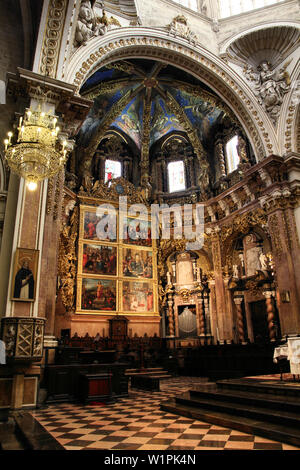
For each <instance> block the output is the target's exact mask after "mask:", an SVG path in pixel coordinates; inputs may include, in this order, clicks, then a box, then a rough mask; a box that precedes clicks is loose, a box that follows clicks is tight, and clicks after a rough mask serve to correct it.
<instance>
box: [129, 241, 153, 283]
mask: <svg viewBox="0 0 300 470" xmlns="http://www.w3.org/2000/svg"><path fill="white" fill-rule="evenodd" d="M122 272H123V276H125V277H138V278H145V279H152V277H153V255H152V250H151V251H146V250H141V249H139V250H137V249H135V248H123V260H122Z"/></svg>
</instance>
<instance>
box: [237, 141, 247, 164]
mask: <svg viewBox="0 0 300 470" xmlns="http://www.w3.org/2000/svg"><path fill="white" fill-rule="evenodd" d="M237 152H238V156H239V159H240V163H241V164H244V163H248V162H249V160H248V155H247V147H246V142H245V140H244V139H243V137H242V136H241V135H238V144H237Z"/></svg>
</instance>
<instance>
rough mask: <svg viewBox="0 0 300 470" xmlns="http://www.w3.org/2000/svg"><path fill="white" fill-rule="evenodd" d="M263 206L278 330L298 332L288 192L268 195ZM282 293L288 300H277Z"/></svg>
mask: <svg viewBox="0 0 300 470" xmlns="http://www.w3.org/2000/svg"><path fill="white" fill-rule="evenodd" d="M263 206H264V207H265V208H266V210H267V213H268V228H269V232H270V235H271V242H272V256H273V261H274V265H275V281H276V285H277V290H278V303H277V307H278V311H279V319H280V326H281V332H282V335H283V336H285V335H289V334H296V333H299V331H300V246H299V239H298V234H297V229H296V224H295V218H294V207H293V204H292V200H291V193H290V192H289V191H287V192H286V193H284V194H283V193H282V195H281V197H279V196H278V193H277V194H276V196H275V195H274V197H273V196H272V194H271V195H270V196H269V197H268V198H266V199H265V200H264V201H263ZM286 292H287V293H288V297H289V298H290V301H282V300H281V298H282V295H284V294H285V293H286Z"/></svg>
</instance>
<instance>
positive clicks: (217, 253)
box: [210, 227, 230, 342]
mask: <svg viewBox="0 0 300 470" xmlns="http://www.w3.org/2000/svg"><path fill="white" fill-rule="evenodd" d="M219 232H220V228H219V227H215V228H214V230H213V231H211V232H210V235H211V240H212V245H211V248H212V255H213V266H214V273H215V291H216V315H217V324H218V334H219V341H221V342H223V341H224V340H225V339H226V340H227V339H230V328H229V327H228V325H227V318H226V299H225V288H224V281H223V271H222V253H221V239H220V234H219Z"/></svg>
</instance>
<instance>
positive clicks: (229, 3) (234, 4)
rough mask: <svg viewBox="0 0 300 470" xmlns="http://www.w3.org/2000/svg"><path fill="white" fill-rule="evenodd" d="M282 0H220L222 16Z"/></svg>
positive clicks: (225, 16) (236, 13)
mask: <svg viewBox="0 0 300 470" xmlns="http://www.w3.org/2000/svg"><path fill="white" fill-rule="evenodd" d="M280 2H282V0H219V10H220V18H227V17H228V16H232V15H238V14H239V13H243V12H246V11H251V10H255V9H256V8H262V7H265V6H267V5H273V4H275V3H280Z"/></svg>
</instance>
